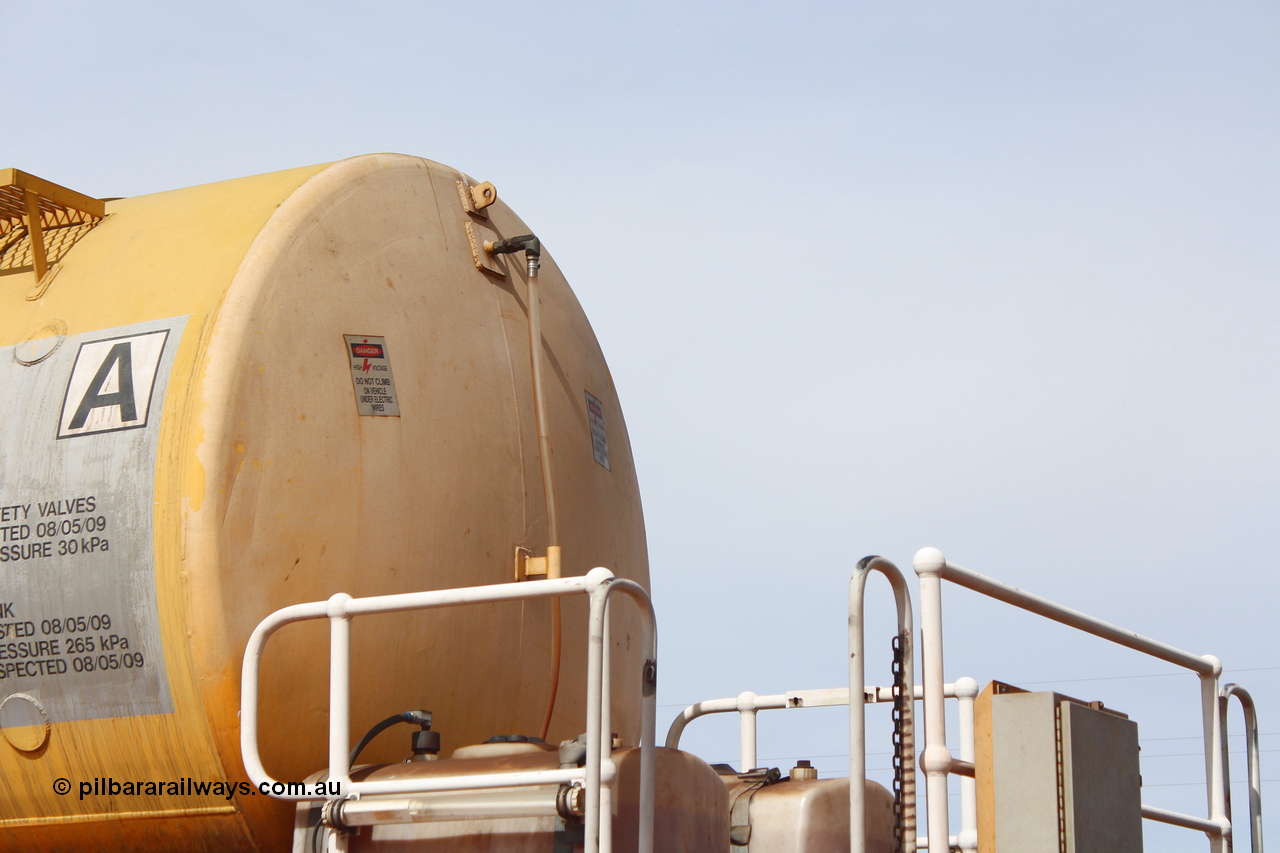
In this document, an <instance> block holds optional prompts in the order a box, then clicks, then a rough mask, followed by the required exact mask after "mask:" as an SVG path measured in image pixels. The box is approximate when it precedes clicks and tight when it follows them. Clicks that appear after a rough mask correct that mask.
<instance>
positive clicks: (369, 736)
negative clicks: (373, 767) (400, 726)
mask: <svg viewBox="0 0 1280 853" xmlns="http://www.w3.org/2000/svg"><path fill="white" fill-rule="evenodd" d="M396 723H412V724H414V725H416V726H422V727H423V729H424V730H425V729H429V728H431V712H430V711H405V712H404V713H401V714H395V715H393V716H390V717H387V718H386V719H385V720H383V721H382V722H380V723H378V724H377V725H376V726H374V727H373V728H371V729H369V731H367V732H365V735H364V737H362V738H360V742H359V743H357V744H356V746H355V749H353V750H351V760H350V761H349V762H347V764H348V769H350V768H351V767H355V766H356V759H357V758H359V757H360V753H361V752H363V751H364V748H365V747H366V746H368V745H369V742H370V741H371V740H373V739H374V738H376V737H377V736H378V735H380V734H382V733H383V732H385V731H386V730H387V729H389V728H391V727H392V726H394V725H395V724H396Z"/></svg>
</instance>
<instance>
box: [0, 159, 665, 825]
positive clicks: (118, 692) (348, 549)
mask: <svg viewBox="0 0 1280 853" xmlns="http://www.w3.org/2000/svg"><path fill="white" fill-rule="evenodd" d="M0 184H3V186H2V187H0V413H2V414H0V442H2V443H0V453H2V457H0V459H2V461H0V535H2V536H3V541H0V599H2V600H0V733H2V734H3V737H4V741H5V742H4V743H0V801H2V802H3V803H5V805H6V808H5V813H4V814H0V840H2V841H3V843H4V846H5V847H7V848H13V849H18V848H19V847H21V848H22V849H28V850H55V849H71V848H84V849H94V850H133V849H164V850H195V849H201V850H203V849H213V848H217V849H225V850H240V849H243V850H269V849H280V848H282V847H283V846H284V845H286V844H288V837H289V833H290V830H291V823H292V809H291V808H290V807H289V806H288V804H286V803H280V802H278V801H275V800H272V799H271V798H269V797H266V796H261V795H258V794H257V793H256V792H254V791H252V790H250V788H249V786H248V785H247V784H246V785H241V784H240V783H243V782H246V779H247V777H246V776H245V772H244V769H243V767H242V764H241V760H240V751H239V743H238V728H239V727H238V721H237V708H238V702H239V695H238V691H239V667H240V660H241V654H242V653H243V650H244V648H245V642H246V640H247V638H248V636H249V634H250V632H251V631H252V630H253V628H254V626H255V625H256V624H257V623H258V622H259V621H260V620H261V619H262V618H263V617H264V616H265V615H266V614H268V613H270V612H271V611H273V610H275V609H277V608H279V607H282V606H285V605H287V604H291V603H294V602H297V601H307V600H316V599H323V598H325V597H327V596H329V595H331V594H333V593H336V592H339V591H341V592H346V593H349V594H352V595H357V596H368V595H382V594H389V593H397V592H409V591H417V590H428V589H443V588H449V587H459V586H471V585H480V584H489V583H502V582H508V581H511V580H514V579H515V577H516V575H517V574H519V573H520V572H521V571H523V570H526V569H527V568H528V566H529V562H528V558H529V557H533V558H537V557H539V556H541V555H545V554H548V544H559V545H561V546H562V547H563V558H562V561H563V572H564V573H565V574H567V575H568V574H584V573H585V572H586V571H588V570H589V569H590V568H592V567H594V566H597V565H603V566H607V567H609V568H610V569H612V570H613V571H614V572H615V573H616V574H618V575H620V576H624V577H628V578H632V579H635V580H638V581H639V582H640V583H642V584H645V585H646V586H647V584H648V565H647V558H646V552H645V537H644V526H643V519H642V516H641V510H640V498H639V491H638V488H637V483H636V475H635V471H634V467H633V463H632V458H631V451H630V446H629V443H628V440H627V433H626V427H625V425H624V423H623V419H622V412H621V409H620V407H619V403H618V399H617V394H616V392H615V389H614V387H613V382H612V380H611V378H610V375H609V371H608V369H607V367H606V366H605V361H604V358H603V356H602V354H601V352H600V348H599V345H598V344H597V342H596V339H595V337H594V335H593V333H592V331H591V327H590V325H589V323H588V322H587V319H586V317H585V315H584V314H583V312H582V309H581V307H580V306H579V305H578V302H577V300H576V299H575V297H574V295H573V293H572V291H571V290H570V289H569V286H568V284H567V283H566V282H565V280H564V278H563V276H562V275H561V274H560V271H559V270H558V269H557V267H556V265H555V263H554V261H553V260H551V259H550V258H549V257H547V256H545V255H543V257H542V262H543V266H542V273H541V291H542V293H541V307H542V317H541V325H542V332H541V335H540V338H541V353H542V357H543V359H544V361H545V377H544V386H545V397H546V407H545V410H546V429H545V430H539V424H538V423H537V420H538V418H537V417H536V414H535V409H536V406H535V400H534V390H533V388H534V386H533V384H532V383H531V382H530V378H529V377H530V374H531V354H530V353H531V350H530V343H529V341H530V337H529V320H528V309H529V305H528V302H527V298H526V297H527V292H528V291H527V289H526V287H527V281H526V279H527V276H528V271H527V269H526V266H525V265H524V264H523V263H522V262H521V260H520V259H519V257H518V256H517V255H514V254H512V255H500V254H493V255H491V254H489V253H487V252H485V251H484V249H483V245H484V243H485V242H490V241H501V240H503V239H505V238H511V237H514V236H517V235H522V234H526V233H527V232H528V231H529V229H528V228H527V227H526V226H525V225H524V224H523V223H522V222H521V221H520V220H519V219H518V218H517V217H516V216H515V214H514V213H512V211H511V210H510V209H509V208H508V207H507V206H506V205H505V204H504V203H503V202H501V201H499V200H497V198H496V192H495V191H494V190H493V188H492V186H491V185H487V184H480V185H477V183H476V182H475V181H473V180H471V179H470V178H468V177H467V176H466V175H463V174H461V173H459V172H457V171H455V170H453V169H450V168H448V167H445V166H442V165H440V164H438V163H433V162H431V161H428V160H423V159H420V158H416V157H408V156H402V155H369V156H363V157H356V158H353V159H350V160H344V161H341V162H338V163H334V164H328V165H322V166H312V167H307V168H302V169H294V170H290V171H285V172H278V173H275V174H268V175H259V176H256V177H249V178H242V179H239V180H233V181H226V182H222V183H216V184H209V185H206V186H199V187H192V188H189V189H183V190H175V191H172V192H164V193H158V194H155V195H149V196H141V197H137V198H128V199H119V200H113V201H107V202H105V204H104V203H103V202H100V201H97V200H95V199H92V198H88V197H86V196H83V195H80V194H78V193H74V192H71V191H69V190H66V189H65V188H63V187H60V186H58V185H56V184H52V183H50V182H47V181H41V180H40V179H37V178H34V177H32V176H30V175H26V174H24V173H21V172H17V171H15V170H8V171H3V172H0ZM539 432H545V434H546V435H547V436H548V440H549V447H548V450H549V454H548V456H547V457H546V458H549V460H550V463H549V464H550V465H551V467H552V469H553V470H554V478H555V486H556V490H557V492H558V495H559V498H558V516H559V522H558V527H559V535H558V543H555V542H550V543H549V537H551V536H552V535H553V531H550V530H549V529H548V512H547V503H546V501H545V499H544V487H543V471H542V467H541V462H542V461H543V459H542V458H540V455H539ZM547 562H548V563H553V562H554V560H548V561H547ZM544 566H545V563H544ZM584 626H585V605H584V604H582V603H579V602H576V601H572V602H568V603H566V605H565V614H564V627H563V631H562V636H563V638H564V640H563V642H564V648H563V659H562V666H561V670H560V676H559V688H558V693H556V694H555V695H556V697H557V698H556V699H555V701H554V711H553V713H552V714H551V715H550V718H549V726H548V731H547V732H546V734H547V739H548V740H551V741H552V742H554V741H555V740H557V739H563V738H571V737H574V736H576V735H578V734H579V732H580V731H581V725H582V722H581V721H582V718H583V708H582V702H583V699H582V697H583V679H584V676H583V667H584V660H585V650H584V646H583V640H582V638H583V636H584V634H585V630H584ZM552 628H553V626H552V614H551V608H550V605H549V604H548V603H546V602H544V601H533V602H526V603H517V602H507V603H496V604H486V605H480V606H475V607H470V608H466V609H454V610H445V611H434V612H431V613H429V614H421V613H418V614H400V615H394V616H388V617H385V618H382V619H379V620H378V621H376V622H369V623H367V624H361V625H360V626H359V627H358V628H357V629H356V631H355V632H354V635H353V646H352V660H353V675H352V679H353V683H352V696H353V703H352V710H351V722H352V736H353V737H352V739H353V740H354V739H355V738H356V737H358V736H359V734H360V733H362V732H363V731H364V730H365V729H366V728H368V726H369V725H370V724H372V723H373V722H376V721H377V720H379V719H382V718H383V717H386V716H387V715H388V714H393V713H396V712H398V711H403V710H405V709H406V708H429V709H431V710H432V711H434V715H435V716H434V721H435V722H434V727H435V728H436V729H437V730H439V731H441V732H442V734H443V738H444V741H445V751H446V752H448V751H449V750H450V749H451V748H452V747H455V746H461V745H463V744H468V743H476V742H479V741H481V740H484V739H485V738H486V737H488V736H490V735H494V734H507V733H522V734H531V735H537V734H540V733H541V729H542V728H543V721H544V717H546V715H547V708H548V705H549V704H551V696H552V691H553V682H554V678H553V675H552V671H553V659H554V654H553V651H554V649H553V646H554V645H555V643H554V642H553V630H552ZM638 631H639V622H638V620H637V619H635V618H634V617H633V616H630V615H628V613H626V612H619V613H618V614H617V616H616V618H615V621H614V631H613V637H612V641H613V646H614V648H613V656H614V659H615V661H616V664H617V665H619V666H628V667H636V666H638V665H639V663H640V659H639V655H640V651H639V650H640V648H641V645H642V644H641V643H639V642H632V641H631V640H632V635H633V634H635V633H636V632H638ZM327 665H328V639H327V634H326V632H325V630H324V626H322V625H301V626H295V627H291V628H290V629H288V630H287V631H283V632H282V633H281V634H280V636H279V637H278V638H277V639H276V640H275V641H273V645H272V647H271V648H270V649H269V651H268V653H267V655H266V658H265V659H264V661H263V669H262V672H263V686H262V703H261V707H262V717H261V721H260V727H261V735H262V743H263V744H264V746H263V757H264V760H265V765H266V767H267V768H268V769H269V770H271V771H272V772H273V773H274V774H276V775H277V777H278V778H302V777H304V776H306V775H307V774H309V773H311V772H312V771H313V770H314V769H315V768H317V767H320V766H323V765H324V763H325V753H324V749H325V727H326V719H327V699H328V697H327V693H326V690H327V683H328V682H327ZM628 689H629V688H627V687H622V688H621V689H619V688H615V695H616V705H615V707H614V709H613V721H614V726H615V728H616V729H617V731H618V733H619V735H620V738H621V740H622V741H623V742H624V743H632V744H634V743H635V742H636V739H637V734H638V730H639V721H638V720H637V719H635V718H634V711H633V710H632V709H634V708H636V707H637V705H638V702H637V700H636V698H635V696H632V695H629V693H628ZM634 692H635V694H637V695H638V693H639V684H636V685H634ZM402 745H403V744H400V743H398V742H388V743H385V744H382V746H381V747H379V744H378V743H375V744H374V745H373V746H371V747H370V749H369V750H368V751H367V753H366V758H368V759H372V760H379V759H380V760H395V759H397V758H399V757H400V755H399V752H400V751H402V750H400V751H397V750H396V748H397V747H399V746H402ZM380 750H381V752H380ZM125 784H130V785H131V786H132V787H131V790H132V791H133V793H131V794H126V793H123V791H124V789H123V788H121V789H120V793H116V794H114V795H112V794H111V793H110V791H111V786H112V785H120V786H123V785H125ZM217 785H221V786H222V787H221V788H214V787H203V788H202V786H217ZM228 787H234V789H235V790H234V793H231V794H229V795H226V794H221V793H212V792H213V791H214V790H217V791H220V792H225V791H226V790H227V789H228ZM202 791H209V793H204V792H202Z"/></svg>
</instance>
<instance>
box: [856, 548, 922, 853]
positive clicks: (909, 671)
mask: <svg viewBox="0 0 1280 853" xmlns="http://www.w3.org/2000/svg"><path fill="white" fill-rule="evenodd" d="M873 571H876V572H880V573H881V574H882V575H884V576H885V578H886V579H887V580H888V581H889V585H890V586H891V587H892V588H893V600H894V604H895V605H896V607H897V615H898V634H897V640H898V642H899V643H900V644H901V649H902V674H903V686H904V692H905V693H906V695H907V696H910V697H912V699H914V698H915V670H916V664H915V652H914V648H915V640H914V636H915V632H914V629H913V627H912V624H911V622H912V620H911V593H910V592H909V591H908V590H907V581H906V579H905V578H904V577H903V576H902V572H901V571H899V570H898V567H897V566H895V565H894V564H893V563H892V562H891V561H889V560H886V559H885V558H884V557H879V556H872V557H863V558H862V559H861V560H859V561H858V564H857V565H856V566H855V567H854V569H853V574H852V576H851V577H850V578H849V690H850V696H849V699H850V701H849V779H850V782H849V850H850V853H866V849H867V831H866V816H867V803H866V799H867V789H866V783H865V781H864V783H863V784H861V785H857V784H854V780H857V779H862V780H865V779H866V778H867V731H866V692H865V691H864V692H861V693H858V694H857V695H856V696H855V695H853V693H854V686H855V685H856V686H858V687H861V686H862V685H864V684H865V683H866V680H865V679H866V672H865V669H866V657H865V654H864V651H863V637H862V596H863V592H864V590H865V588H866V585H867V575H869V574H870V573H871V572H873ZM926 698H927V694H926ZM939 701H941V700H939ZM927 719H928V718H927V717H926V720H927ZM915 732H916V727H915V702H914V701H911V702H907V703H906V705H905V711H904V719H903V720H902V732H901V740H900V742H899V744H898V745H897V747H896V749H897V750H898V754H897V755H895V758H897V760H898V761H899V762H900V763H901V766H902V768H903V771H904V775H903V779H902V792H901V793H902V812H901V815H900V816H899V828H900V829H901V831H902V844H903V846H904V847H905V848H907V849H910V848H912V847H914V845H915V836H916V774H915V768H914V766H913V765H914V763H915V754H916V747H915Z"/></svg>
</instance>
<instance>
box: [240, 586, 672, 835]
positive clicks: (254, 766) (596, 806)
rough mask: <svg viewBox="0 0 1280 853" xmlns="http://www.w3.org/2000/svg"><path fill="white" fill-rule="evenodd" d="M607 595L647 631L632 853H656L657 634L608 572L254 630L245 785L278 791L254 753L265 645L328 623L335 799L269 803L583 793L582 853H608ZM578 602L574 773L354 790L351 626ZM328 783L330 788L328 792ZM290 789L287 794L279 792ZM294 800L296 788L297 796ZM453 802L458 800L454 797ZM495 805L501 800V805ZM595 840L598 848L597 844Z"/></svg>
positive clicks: (385, 601)
mask: <svg viewBox="0 0 1280 853" xmlns="http://www.w3.org/2000/svg"><path fill="white" fill-rule="evenodd" d="M613 592H621V593H623V594H625V595H627V596H629V597H630V598H632V599H633V600H634V601H635V602H636V604H637V605H638V606H639V609H640V611H641V614H642V616H643V619H644V621H645V624H646V627H647V628H648V635H649V636H648V654H647V656H646V663H645V672H644V675H643V679H644V684H643V689H642V691H641V693H642V696H641V714H640V717H641V731H642V735H641V744H640V815H639V818H640V819H639V831H638V834H639V847H638V849H639V851H640V853H653V813H654V752H653V750H654V746H655V743H656V732H655V720H656V705H655V702H656V690H655V688H656V661H657V626H656V620H655V617H654V612H653V605H652V603H651V602H650V600H649V596H648V593H646V592H645V590H644V588H643V587H641V586H640V585H639V584H637V583H635V582H634V581H630V580H626V579H624V578H617V577H614V575H613V573H612V572H610V571H609V570H608V569H603V568H596V569H592V570H591V571H590V572H588V573H587V574H586V575H585V576H583V577H568V578H557V579H552V580H541V581H526V582H522V583H510V584H493V585H490V586H474V587H463V588H460V589H445V590H436V591H430V592H411V593H404V594H400V595H380V596H371V597H368V598H352V597H351V596H349V595H347V594H345V593H338V594H336V595H334V596H332V597H331V598H329V599H328V600H327V601H316V602H311V603H308V604H295V605H292V606H290V607H285V608H282V609H280V610H277V611H276V612H274V613H272V614H271V615H270V616H268V617H267V618H266V619H264V620H262V622H260V623H259V624H258V626H257V628H255V629H254V631H253V634H252V636H250V638H249V643H248V646H247V647H246V648H245V654H244V669H243V671H242V674H241V681H240V750H241V753H242V756H243V760H244V766H245V770H246V771H248V774H249V779H250V780H251V781H252V782H253V783H254V784H255V785H257V786H259V787H260V788H264V789H269V788H270V787H271V786H279V784H280V783H278V781H277V780H276V779H273V778H272V777H271V776H270V774H268V773H267V771H266V769H265V768H264V767H263V765H262V759H261V756H260V755H259V752H258V672H259V667H260V664H261V658H262V651H263V648H264V647H265V645H266V642H267V640H268V639H269V638H270V637H271V635H272V634H274V633H275V632H276V631H278V630H279V629H280V628H283V627H284V626H285V625H289V624H292V623H294V622H303V621H307V620H313V619H328V620H329V638H330V639H329V768H328V781H329V784H330V787H331V790H338V791H340V792H341V793H340V794H336V795H329V796H327V797H318V796H306V795H298V794H288V793H285V794H272V796H276V797H278V798H279V799H286V800H318V799H327V800H331V801H334V802H338V801H343V800H348V799H351V798H355V799H358V798H359V797H361V796H362V795H376V794H383V795H385V794H415V795H431V794H434V793H437V792H457V791H478V790H482V789H483V790H488V791H490V792H496V791H497V789H514V788H524V789H533V788H537V787H546V786H552V789H558V787H559V786H560V785H563V784H570V785H581V786H583V787H584V788H585V800H586V809H585V815H584V823H585V825H586V828H585V851H586V853H599V851H601V850H602V849H603V850H606V851H607V850H608V849H609V848H610V847H611V815H612V809H611V808H602V807H601V806H602V801H603V802H604V803H605V804H606V805H607V804H608V802H609V789H610V787H611V786H612V784H613V781H614V777H615V775H616V770H615V768H614V765H613V763H612V762H611V761H610V760H609V753H610V750H611V740H612V738H611V731H610V724H609V703H608V702H606V701H605V698H604V697H605V696H606V695H607V691H608V682H609V673H608V667H607V666H606V665H605V659H606V656H605V638H606V636H607V634H608V612H607V611H608V606H609V598H610V595H611V594H612V593H613ZM575 594H585V595H587V596H589V598H590V602H591V604H590V607H591V610H590V617H589V621H588V645H587V757H586V764H585V766H584V767H580V768H577V767H575V768H570V769H561V770H538V771H526V772H514V773H486V774H477V775H468V776H432V777H430V778H420V779H399V780H386V781H362V782H354V781H352V780H351V776H350V766H349V765H348V750H349V749H350V747H351V744H350V735H349V729H350V691H351V668H350V665H351V660H350V656H351V650H350V643H351V620H352V619H353V618H354V617H356V616H364V615H371V614H377V613H399V612H404V611H411V610H431V609H436V608H442V607H454V606H458V605H463V604H480V603H485V602H494V601H516V600H527V599H535V598H556V597H561V596H566V595H575ZM334 783H337V784H336V786H334ZM284 787H286V789H287V786H284ZM295 790H296V787H295ZM455 796H456V795H455ZM499 799H500V797H499ZM602 836H603V838H604V840H603V843H602ZM342 844H343V841H342V839H341V838H340V837H339V836H338V834H337V833H336V832H334V831H332V830H330V832H329V845H330V849H341V846H342Z"/></svg>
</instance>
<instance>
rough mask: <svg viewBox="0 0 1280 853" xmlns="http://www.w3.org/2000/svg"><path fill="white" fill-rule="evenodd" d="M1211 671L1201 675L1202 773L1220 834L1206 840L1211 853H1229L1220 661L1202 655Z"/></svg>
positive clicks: (1211, 816) (1229, 833)
mask: <svg viewBox="0 0 1280 853" xmlns="http://www.w3.org/2000/svg"><path fill="white" fill-rule="evenodd" d="M1202 657H1203V658H1204V659H1205V661H1207V662H1208V663H1209V664H1210V666H1211V669H1210V671H1209V672H1204V673H1200V706H1201V711H1202V716H1203V718H1204V773H1205V782H1206V787H1207V788H1208V791H1207V797H1206V798H1207V800H1208V806H1209V820H1210V821H1212V822H1214V823H1216V824H1218V826H1219V828H1220V832H1219V833H1218V834H1217V835H1216V836H1214V835H1210V837H1209V850H1210V851H1211V853H1228V851H1230V849H1231V821H1230V820H1229V819H1228V818H1227V807H1226V793H1225V789H1226V787H1227V784H1228V783H1227V779H1226V777H1225V776H1224V775H1223V772H1222V769H1223V768H1222V744H1223V742H1224V741H1223V737H1222V715H1221V713H1219V709H1218V698H1219V690H1218V678H1219V676H1220V675H1221V674H1222V661H1220V660H1218V659H1217V658H1216V657H1214V656H1213V655H1203V656H1202Z"/></svg>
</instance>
